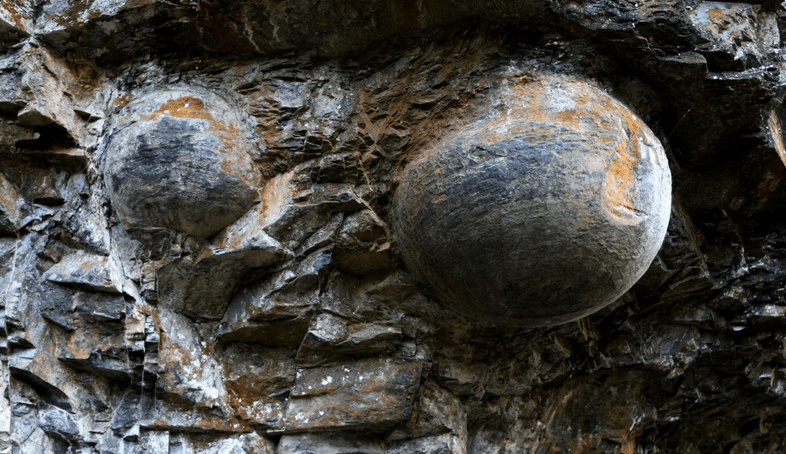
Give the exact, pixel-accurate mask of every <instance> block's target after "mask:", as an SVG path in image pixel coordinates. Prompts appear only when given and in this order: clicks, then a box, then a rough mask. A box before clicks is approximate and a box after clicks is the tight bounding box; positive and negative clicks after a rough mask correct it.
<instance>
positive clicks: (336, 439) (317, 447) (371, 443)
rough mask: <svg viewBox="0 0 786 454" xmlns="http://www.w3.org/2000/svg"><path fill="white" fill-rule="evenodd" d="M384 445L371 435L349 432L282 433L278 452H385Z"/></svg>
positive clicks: (306, 453)
mask: <svg viewBox="0 0 786 454" xmlns="http://www.w3.org/2000/svg"><path fill="white" fill-rule="evenodd" d="M385 452H386V451H385V447H384V445H383V444H382V443H381V442H380V441H379V440H375V439H373V438H372V437H362V436H353V435H349V434H302V435H284V436H282V437H281V441H280V442H279V444H278V454H312V453H319V454H385Z"/></svg>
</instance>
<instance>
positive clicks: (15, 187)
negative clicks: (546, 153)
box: [0, 0, 786, 454]
mask: <svg viewBox="0 0 786 454" xmlns="http://www.w3.org/2000/svg"><path fill="white" fill-rule="evenodd" d="M784 26H786V7H784V6H783V5H781V4H780V2H777V1H769V0H763V1H749V2H744V3H743V2H702V1H699V0H695V1H689V0H685V1H677V0H672V1H650V0H644V1H639V2H632V1H626V0H616V1H605V2H590V1H567V0H517V1H501V0H500V1H496V0H495V1H487V2H478V1H475V0H453V1H447V0H422V1H398V0H371V1H369V0H363V1H360V0H347V1H345V2H340V4H338V3H337V2H324V1H318V0H283V1H268V0H259V1H253V2H251V1H246V0H233V1H222V2H207V1H163V0H133V1H130V0H129V1H125V0H117V1H103V0H94V1H91V0H72V1H64V0H2V1H0V311H2V314H3V317H2V318H0V327H2V329H0V339H1V340H2V343H0V355H2V356H0V387H2V389H1V390H0V391H2V392H0V452H12V453H68V452H71V453H120V452H122V453H142V452H145V453H159V452H161V453H169V454H174V453H194V452H196V453H225V452H232V453H241V452H246V453H265V454H273V453H278V454H283V453H287V454H290V453H300V454H305V453H325V454H330V453H342V454H347V453H356V454H361V453H380V454H382V453H385V454H393V453H395V454H404V453H422V454H437V453H440V454H442V453H462V454H464V453H466V454H512V453H521V452H533V453H547V452H583V453H592V452H597V453H607V452H611V453H614V452H616V453H627V454H630V453H641V454H643V453H666V452H680V453H708V452H710V453H713V452H718V453H735V454H738V453H761V452H773V453H776V452H783V450H784V449H786V420H784V418H783V417H782V415H783V412H784V410H785V409H786V350H785V349H784V345H786V344H784V340H785V339H786V323H784V321H786V318H784V317H786V300H784V298H785V297H786V289H784V284H783V283H784V280H786V223H785V222H784V219H786V218H784V217H783V215H782V213H783V210H784V203H785V202H786V165H785V164H784V160H786V151H785V150H786V148H785V147H784V138H783V127H782V123H783V121H784V119H785V118H786V111H784V108H783V107H782V106H781V102H782V99H783V95H784V87H785V86H786V75H784V74H786V73H784V70H786V65H785V64H784V60H783V57H782V43H781V37H780V30H781V29H783V27H784ZM543 78H546V79H547V80H554V81H559V80H565V81H574V80H581V81H584V82H582V83H586V84H588V85H589V86H591V87H594V88H593V89H592V90H596V91H597V96H598V97H600V98H603V99H609V100H612V99H613V100H614V102H613V103H611V101H609V102H610V103H611V104H610V105H611V106H612V108H619V109H622V108H621V107H614V106H626V107H625V112H626V114H625V115H628V114H627V112H630V118H638V120H637V122H635V123H634V125H633V126H631V125H628V126H627V128H628V131H630V132H631V134H630V136H628V134H627V132H626V133H625V136H627V140H628V141H633V140H637V139H640V138H641V137H646V141H645V142H646V143H649V144H651V146H653V147H654V146H655V144H656V143H657V142H660V143H661V144H662V146H663V149H664V152H665V155H666V159H667V160H668V163H669V166H670V173H671V175H672V180H673V192H672V202H671V205H670V207H669V209H670V217H669V219H670V220H669V224H668V227H667V230H666V234H665V239H664V240H663V243H662V246H661V247H660V249H659V250H658V251H657V254H656V255H655V258H654V260H653V261H652V263H651V264H649V265H650V266H649V267H648V268H647V270H646V272H644V274H643V276H642V277H641V279H639V281H638V282H637V283H636V284H635V285H634V286H633V287H632V288H631V289H630V290H629V291H627V292H625V293H624V294H623V295H622V296H621V297H619V298H617V299H616V300H615V301H614V302H612V303H611V304H609V305H608V306H606V307H605V308H603V309H602V310H600V311H598V312H596V313H594V314H592V315H590V316H587V317H584V318H581V319H579V320H576V321H574V322H570V323H566V324H562V325H558V326H552V327H545V328H537V329H529V328H519V327H506V326H502V325H500V324H499V323H488V321H483V320H477V319H475V318H474V317H472V316H469V317H467V316H464V315H461V314H460V313H458V312H457V311H456V310H454V308H452V307H451V304H450V301H447V300H443V298H439V297H438V295H437V294H436V293H437V292H435V291H434V290H435V289H434V288H433V285H434V284H433V283H432V284H431V286H429V285H424V284H423V283H421V282H420V281H419V279H418V277H416V276H419V277H420V279H423V276H420V275H419V273H422V270H419V269H418V268H417V267H418V265H415V264H412V263H410V261H411V259H407V260H404V257H406V256H407V255H406V252H405V250H406V249H405V248H408V247H409V246H408V245H407V244H405V243H406V240H405V239H404V237H403V236H402V232H401V231H400V230H399V227H398V226H397V223H396V222H395V220H396V216H397V215H396V209H394V207H396V206H398V205H397V203H399V201H400V197H403V196H402V194H404V192H403V191H406V190H407V189H406V188H407V186H406V185H407V184H408V183H406V181H407V178H408V177H407V176H406V174H407V172H408V171H409V170H407V169H408V167H409V166H411V165H413V163H415V162H417V160H418V157H419V156H425V155H426V154H427V153H429V152H430V151H434V150H437V151H439V150H447V149H448V147H447V144H448V143H451V142H450V141H452V140H457V139H456V138H461V137H464V136H465V135H467V134H481V135H482V134H492V133H491V132H489V129H487V128H483V127H481V125H484V124H486V125H488V124H491V123H492V122H493V121H494V119H495V118H500V117H501V116H504V115H505V113H506V112H507V111H508V109H509V108H513V107H515V106H511V105H510V104H511V103H510V102H509V100H516V99H526V98H525V97H526V95H527V88H526V87H527V86H530V88H532V84H533V83H536V81H538V80H543ZM566 83H567V84H568V85H570V84H571V83H573V82H566ZM512 87H519V88H520V89H521V91H522V93H521V95H520V96H519V95H516V96H513V95H504V94H505V93H509V92H510V90H511V88H512ZM506 90H507V91H506ZM503 95H504V96H503ZM593 96H594V95H593ZM569 97H570V96H569ZM571 99H572V98H571ZM616 103H619V104H616ZM517 105H518V106H519V107H518V108H520V109H522V110H523V109H524V105H523V104H517ZM527 115H529V114H523V113H522V114H521V116H518V114H517V118H523V119H524V120H522V121H534V120H532V118H533V117H531V116H530V117H528V116H527ZM634 116H635V117H634ZM580 120H581V121H588V117H587V116H584V115H582V116H580ZM638 121H640V122H641V123H638ZM503 129H504V130H503V131H501V132H502V133H504V134H508V130H509V128H503ZM514 129H515V128H514ZM623 129H624V128H623ZM637 130H638V132H637ZM570 131H571V130H569V129H568V130H566V131H565V132H566V133H569V132H570ZM570 134H575V135H576V136H577V137H576V139H577V140H578V139H584V137H583V134H578V133H576V132H575V131H574V132H570ZM579 136H581V137H579ZM503 139H504V137H503V135H502V134H501V136H500V139H499V140H497V139H494V140H491V139H490V140H488V143H498V142H499V141H501V140H503ZM642 140H643V139H642ZM484 143H486V142H485V141H484ZM611 143H616V142H611ZM612 148H614V147H612ZM605 152H606V153H608V155H607V156H608V159H610V161H609V162H612V163H613V162H618V163H620V165H622V166H623V167H624V166H625V165H627V164H626V161H625V156H624V152H621V151H620V150H616V149H613V150H611V149H607V150H605ZM560 156H562V155H560ZM614 159H617V160H618V161H614ZM604 162H605V161H604ZM664 162H665V160H661V165H663V163H664ZM609 165H611V164H609ZM664 171H665V169H664ZM604 175H605V174H604ZM402 178H403V179H402ZM522 178H523V180H522V181H526V178H525V177H524V176H522ZM513 180H515V178H514V179H513ZM664 180H665V178H664ZM402 181H403V182H402ZM604 181H605V180H604ZM652 185H653V190H657V189H660V190H664V194H663V197H662V198H661V202H662V203H665V204H667V205H668V202H667V199H666V194H665V189H664V188H662V187H659V186H658V185H657V184H655V183H652ZM626 188H627V186H626ZM423 189H424V190H433V188H430V187H427V188H423ZM612 193H613V194H616V195H617V196H620V197H621V199H620V198H616V199H615V198H614V197H611V198H612V199H614V200H617V201H619V200H628V199H629V198H630V197H633V199H634V200H635V196H634V195H633V193H632V192H630V193H629V192H627V190H626V191H619V192H617V193H615V192H614V191H612ZM604 194H606V193H605V192H603V191H601V192H600V194H598V193H595V194H594V197H595V199H593V200H596V203H598V205H599V206H602V202H603V200H604V199H603V197H604ZM613 194H612V195H613ZM566 195H569V191H567V192H566ZM462 196H463V197H467V198H469V200H471V201H475V202H479V201H480V200H483V197H486V196H487V194H485V193H483V191H480V190H479V191H478V194H472V193H469V194H463V195H462ZM590 199H592V197H590ZM476 204H477V203H476ZM472 206H473V204H472V203H470V202H467V203H466V204H461V206H460V207H459V208H460V209H462V210H464V211H463V212H464V214H465V215H468V216H469V218H470V221H474V219H475V217H474V216H473V215H472V213H471V211H470V212H469V214H467V213H468V211H466V210H467V209H468V208H469V209H471V207H472ZM615 207H616V208H619V209H618V210H615V209H612V210H611V211H612V212H613V213H617V214H618V215H620V216H622V217H623V218H625V217H630V216H634V215H638V213H637V212H636V211H635V210H634V211H633V213H631V212H630V210H627V211H626V207H627V206H626V205H625V204H624V203H623V204H618V205H615ZM584 208H587V209H588V207H584ZM634 208H636V209H638V206H635V205H634ZM643 209H644V210H645V211H646V208H643ZM656 211H657V212H658V213H661V214H663V213H662V212H661V211H660V210H656ZM547 212H548V211H547ZM660 219H665V217H663V218H660ZM656 224H657V223H656ZM435 225H436V224H435ZM534 225H535V227H533V228H537V225H538V224H534ZM475 234H476V233H475ZM489 234H490V235H489V236H490V240H492V241H494V240H496V241H503V242H504V241H509V239H508V238H509V237H506V236H502V235H498V234H497V233H496V232H494V231H490V232H489ZM467 238H472V237H470V236H467ZM609 241H610V243H609V244H608V245H607V247H606V249H607V250H619V251H623V252H625V254H627V253H628V252H630V253H635V250H624V248H625V247H626V245H625V242H624V241H623V242H618V241H617V240H613V241H612V240H609ZM658 241H659V240H658ZM658 241H654V243H649V242H647V243H642V245H640V247H642V248H647V247H649V246H652V244H654V246H653V247H656V246H657V243H658ZM632 242H633V243H635V241H632ZM499 247H500V248H504V249H503V250H505V251H507V250H511V251H514V250H515V245H507V244H502V245H499ZM557 254H560V255H562V254H567V255H568V256H569V257H570V255H571V252H570V251H558V252H557ZM572 255H573V256H574V261H575V262H577V263H578V264H581V265H583V266H592V265H591V264H589V262H587V263H581V262H583V261H586V260H588V259H587V257H585V256H584V255H582V254H577V253H573V254H572ZM623 255H624V254H623ZM645 255H646V254H643V255H642V257H644V256H645ZM549 259H551V258H550V257H546V258H544V260H549ZM621 259H623V260H627V259H628V257H623V258H621ZM519 260H521V259H519ZM642 260H644V259H642ZM644 261H646V260H644ZM535 262H536V263H535V264H534V265H533V266H537V260H536V261H535ZM407 263H409V265H408V264H407ZM456 265H457V266H460V267H461V268H460V269H461V270H465V271H463V272H467V271H466V270H469V273H470V274H469V276H470V278H473V279H475V278H477V277H478V276H480V275H481V274H480V273H484V274H485V273H494V272H500V273H512V272H515V271H516V270H511V269H510V268H511V267H510V266H509V265H507V264H505V263H503V262H502V261H499V262H494V261H488V262H484V263H482V264H481V263H467V264H463V263H456ZM410 266H411V267H412V268H410ZM480 266H482V268H478V267H480ZM598 266H601V267H602V266H612V265H611V264H609V263H607V262H606V261H604V260H600V261H599V262H598ZM473 269H475V270H477V273H479V274H478V275H477V276H475V275H473V274H472V273H471V271H472V270H473ZM632 274H633V275H634V276H637V275H638V272H634V273H632ZM564 279H565V282H575V279H579V277H577V276H575V275H573V273H572V272H570V273H568V272H566V273H565V276H564ZM631 279H633V278H631ZM572 280H573V281H572ZM536 284H541V283H540V282H537V283H536ZM593 284H594V283H593ZM623 287H624V286H619V289H620V290H621V289H622V288H623ZM584 290H585V289H582V288H576V289H575V292H576V295H575V297H576V298H575V301H568V302H565V304H568V305H573V304H576V302H577V301H580V299H581V294H582V292H583V291H584ZM563 299H565V298H563ZM479 304H482V303H479ZM580 304H585V303H580ZM586 304H590V303H586ZM475 307H483V306H482V305H478V306H475ZM571 307H572V306H571ZM465 313H467V314H468V315H469V314H470V313H469V312H467V311H465Z"/></svg>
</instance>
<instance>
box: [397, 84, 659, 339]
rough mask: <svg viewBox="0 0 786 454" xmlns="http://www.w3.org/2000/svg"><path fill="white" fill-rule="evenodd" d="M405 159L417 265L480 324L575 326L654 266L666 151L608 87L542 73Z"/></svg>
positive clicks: (408, 247)
mask: <svg viewBox="0 0 786 454" xmlns="http://www.w3.org/2000/svg"><path fill="white" fill-rule="evenodd" d="M498 96H499V102H500V103H501V108H500V109H498V110H496V111H495V112H493V113H491V114H490V115H489V116H488V117H486V118H483V119H481V120H480V121H477V122H475V123H473V124H471V125H469V126H468V127H466V128H464V129H463V131H461V132H459V133H457V134H455V135H454V136H453V137H446V138H443V140H441V141H440V142H438V143H437V144H435V145H434V146H432V147H431V148H429V149H426V150H425V151H423V152H422V153H421V154H420V155H419V156H416V157H415V159H414V160H413V161H412V162H411V163H409V164H408V165H407V167H406V168H405V170H404V172H403V175H402V178H401V186H400V187H399V189H398V192H397V194H396V198H395V201H394V215H393V217H394V222H395V226H396V236H397V238H398V240H399V242H400V244H401V251H402V255H403V258H404V261H405V263H406V264H407V266H408V268H409V269H410V270H411V271H412V272H413V273H414V274H415V275H416V276H417V277H418V278H419V279H420V280H421V281H422V282H423V283H425V284H426V285H427V287H429V288H430V290H431V291H432V292H433V294H434V295H435V296H436V297H437V299H438V300H440V301H441V302H442V303H443V304H445V305H446V306H449V307H450V308H452V309H454V310H456V311H457V312H459V313H461V314H463V315H466V316H468V317H471V318H473V319H476V320H481V321H486V322H491V323H495V324H501V325H516V326H526V327H537V326H549V325H555V324H560V323H565V322H568V321H571V320H575V319H578V318H581V317H584V316H586V315H588V314H590V313H593V312H595V311H597V310H599V309H601V308H603V307H604V306H606V305H607V304H609V303H611V302H612V301H614V300H615V299H616V298H619V297H620V296H621V295H622V294H623V293H625V292H626V291H627V290H628V289H630V287H631V286H633V284H635V283H636V281H637V280H638V279H639V278H640V277H641V276H642V274H644V272H645V271H646V270H647V268H648V267H649V265H650V263H651V262H652V260H653V259H654V258H655V255H656V254H657V252H658V249H659V248H660V245H661V243H662V241H663V237H664V235H665V233H666V227H667V225H668V222H669V212H670V206H671V174H670V172H669V167H668V163H667V161H666V155H665V153H664V150H663V147H662V145H661V144H660V142H659V141H658V139H657V138H656V137H655V135H654V134H653V133H652V131H650V130H649V128H648V127H647V126H646V125H645V124H644V123H643V122H642V121H641V120H640V119H639V118H638V117H637V116H636V115H635V114H634V113H633V112H632V111H630V110H629V109H628V108H627V107H625V106H624V105H622V104H621V103H620V102H618V101H616V100H615V99H614V98H612V97H611V96H609V95H608V94H606V93H605V92H604V91H602V90H601V89H599V88H598V87H596V86H594V85H592V84H589V83H587V82H584V81H581V80H578V79H576V78H572V77H567V76H562V75H541V76H539V77H538V78H537V79H536V80H534V81H532V82H527V83H523V84H521V83H519V84H510V85H508V86H505V87H503V88H502V89H500V93H499V94H498Z"/></svg>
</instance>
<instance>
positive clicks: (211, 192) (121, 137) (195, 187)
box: [102, 89, 260, 238]
mask: <svg viewBox="0 0 786 454" xmlns="http://www.w3.org/2000/svg"><path fill="white" fill-rule="evenodd" d="M248 136H249V134H248V131H247V130H246V127H245V126H244V125H243V123H242V122H241V121H240V116H239V114H237V112H236V111H235V109H234V108H233V106H232V105H230V104H229V103H228V102H227V101H225V100H224V99H223V98H221V97H219V96H216V95H214V94H212V93H209V92H207V91H205V90H199V89H173V90H166V91H155V92H151V93H146V94H145V95H143V96H140V97H139V98H138V99H135V100H133V101H132V102H131V103H129V104H128V105H127V106H125V107H123V109H122V110H121V111H120V113H119V114H118V116H117V117H116V119H115V122H114V127H113V129H112V131H111V133H110V135H109V139H108V142H107V146H106V150H105V153H104V159H103V164H102V170H103V174H104V181H105V183H106V186H107V191H108V193H109V198H110V200H111V202H112V206H113V208H114V209H115V211H116V213H117V215H118V217H119V218H120V220H121V222H122V223H123V224H124V226H125V227H126V228H128V229H138V228H147V227H163V228H168V229H173V230H177V231H180V232H184V233H188V234H190V235H193V236H196V237H202V238H207V237H210V236H212V235H214V234H216V233H218V232H219V231H221V230H222V229H223V228H224V227H226V226H227V225H229V224H231V223H232V222H233V221H235V220H237V219H238V218H239V217H240V216H242V215H243V214H244V213H245V212H246V211H247V210H248V209H249V207H250V206H251V205H253V204H254V203H255V202H256V201H258V200H259V193H258V188H259V187H260V176H259V172H258V171H257V170H256V169H255V167H254V163H253V161H252V159H251V156H250V154H249V150H250V146H251V144H250V141H249V140H248Z"/></svg>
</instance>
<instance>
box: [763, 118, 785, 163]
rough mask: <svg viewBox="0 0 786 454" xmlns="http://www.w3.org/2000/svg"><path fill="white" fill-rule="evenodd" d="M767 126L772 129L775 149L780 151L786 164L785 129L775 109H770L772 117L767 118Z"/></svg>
mask: <svg viewBox="0 0 786 454" xmlns="http://www.w3.org/2000/svg"><path fill="white" fill-rule="evenodd" d="M767 128H768V129H769V130H770V137H772V145H773V146H774V147H775V151H776V152H778V156H780V158H781V161H783V164H784V165H786V145H784V143H783V129H782V128H781V123H780V120H779V119H778V115H777V114H776V113H775V111H774V110H773V111H770V117H769V118H768V119H767Z"/></svg>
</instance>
